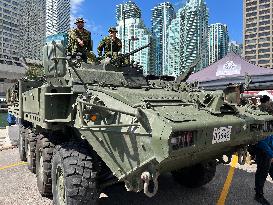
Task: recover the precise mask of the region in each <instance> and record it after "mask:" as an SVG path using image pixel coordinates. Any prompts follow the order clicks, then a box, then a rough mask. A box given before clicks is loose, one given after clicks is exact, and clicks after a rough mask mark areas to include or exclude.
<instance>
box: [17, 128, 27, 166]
mask: <svg viewBox="0 0 273 205" xmlns="http://www.w3.org/2000/svg"><path fill="white" fill-rule="evenodd" d="M25 138H26V129H25V128H24V127H23V126H20V130H19V155H20V160H21V161H24V162H26V161H27V157H26V149H25Z"/></svg>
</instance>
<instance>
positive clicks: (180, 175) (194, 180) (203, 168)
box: [172, 160, 216, 188]
mask: <svg viewBox="0 0 273 205" xmlns="http://www.w3.org/2000/svg"><path fill="white" fill-rule="evenodd" d="M215 172H216V160H213V161H209V162H206V163H200V164H197V165H194V166H192V167H186V168H183V169H180V170H177V171H174V172H172V175H173V178H174V180H175V181H176V182H178V183H179V184H181V185H183V186H185V187H189V188H197V187H201V186H203V185H205V184H207V183H209V182H210V181H211V180H212V179H213V178H214V176H215Z"/></svg>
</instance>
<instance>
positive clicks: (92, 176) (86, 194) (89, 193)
mask: <svg viewBox="0 0 273 205" xmlns="http://www.w3.org/2000/svg"><path fill="white" fill-rule="evenodd" d="M51 174H52V193H53V202H54V204H56V205H62V204H66V205H72V204H73V205H82V204H91V205H93V204H97V201H98V196H99V195H98V185H97V180H96V174H97V173H96V170H95V162H94V160H93V158H92V156H91V154H90V152H89V150H88V148H84V147H83V146H82V145H81V144H77V143H76V144H75V143H67V144H64V145H62V146H57V149H56V152H55V154H54V156H53V159H52V173H51Z"/></svg>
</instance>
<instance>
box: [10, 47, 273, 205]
mask: <svg viewBox="0 0 273 205" xmlns="http://www.w3.org/2000/svg"><path fill="white" fill-rule="evenodd" d="M54 45H55V46H54ZM56 49H58V50H56ZM52 50H54V52H52ZM63 50H64V49H62V44H58V46H56V43H53V45H51V44H50V45H47V46H46V47H45V55H44V58H45V59H44V61H45V62H44V68H45V76H46V78H38V79H35V80H30V79H22V80H20V81H19V82H18V83H17V84H16V85H15V86H14V87H13V88H11V89H10V90H9V91H8V96H7V99H8V103H9V104H10V106H9V112H10V113H12V114H14V115H15V116H16V117H17V118H18V119H19V120H20V122H21V131H20V136H19V139H20V140H19V141H20V145H19V148H20V149H19V150H20V157H21V159H22V160H27V161H28V162H29V169H30V170H31V171H32V172H36V174H37V184H38V189H39V191H40V193H41V194H42V195H43V196H50V195H52V194H53V200H54V203H56V204H82V203H89V204H92V203H96V202H97V200H98V195H99V191H100V190H101V189H103V188H105V187H107V186H110V185H112V184H114V183H117V182H124V183H125V186H126V188H127V190H128V191H135V192H139V191H142V190H143V191H144V193H145V194H146V195H147V196H149V197H152V196H154V195H155V194H156V192H157V190H158V181H157V178H158V176H159V175H160V174H162V173H165V172H172V174H173V176H174V178H175V179H176V180H177V182H179V183H181V184H182V185H186V186H189V187H198V186H202V185H204V184H206V183H208V182H209V181H210V180H212V178H213V176H214V174H215V171H216V169H215V167H216V159H221V158H222V155H224V154H225V155H228V156H230V155H231V154H233V153H234V152H236V151H237V152H238V153H239V154H240V157H241V156H244V153H245V152H242V150H244V151H245V147H246V146H247V145H248V144H253V143H256V142H257V141H258V140H260V139H263V138H265V137H266V136H268V135H270V134H272V133H273V129H272V128H273V117H272V116H271V115H269V114H268V113H265V112H261V111H260V110H259V109H258V108H257V107H256V106H254V105H251V104H246V105H244V106H243V105H238V104H236V103H231V102H229V101H228V100H226V99H228V98H227V96H226V93H224V92H222V91H215V92H207V91H204V90H202V89H199V88H198V87H196V86H195V85H194V84H187V83H175V82H172V81H168V82H167V81H160V82H152V81H150V82H148V81H147V79H146V78H145V77H144V76H143V75H142V71H141V70H140V69H139V67H136V66H133V65H124V64H122V63H119V62H118V63H117V62H116V63H114V64H106V63H105V64H103V65H88V64H85V63H81V62H79V60H73V59H66V57H65V55H64V51H63ZM53 54H54V55H55V56H50V55H53ZM119 60H120V59H119ZM117 65H118V67H117ZM11 96H12V97H11ZM242 153H243V155H242ZM193 170H194V172H193ZM150 183H153V185H154V186H153V190H150V189H148V187H149V184H150Z"/></svg>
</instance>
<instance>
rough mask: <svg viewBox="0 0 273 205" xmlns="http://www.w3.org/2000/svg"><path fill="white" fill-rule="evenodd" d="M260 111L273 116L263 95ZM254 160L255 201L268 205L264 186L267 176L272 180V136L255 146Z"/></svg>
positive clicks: (270, 105) (269, 104)
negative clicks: (255, 164)
mask: <svg viewBox="0 0 273 205" xmlns="http://www.w3.org/2000/svg"><path fill="white" fill-rule="evenodd" d="M260 102H261V105H260V109H261V110H262V111H264V112H269V113H271V114H273V109H272V103H271V102H270V98H269V96H267V95H263V96H262V97H261V99H260ZM255 158H256V163H257V171H256V173H255V191H256V194H255V200H256V201H257V202H259V203H260V204H263V205H270V203H269V202H268V201H267V200H266V199H265V197H264V192H263V190H264V184H265V181H266V178H267V176H268V174H269V175H270V177H271V178H272V179H273V166H272V162H273V136H268V137H267V138H266V139H264V140H261V141H259V142H258V143H257V144H256V145H255Z"/></svg>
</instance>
